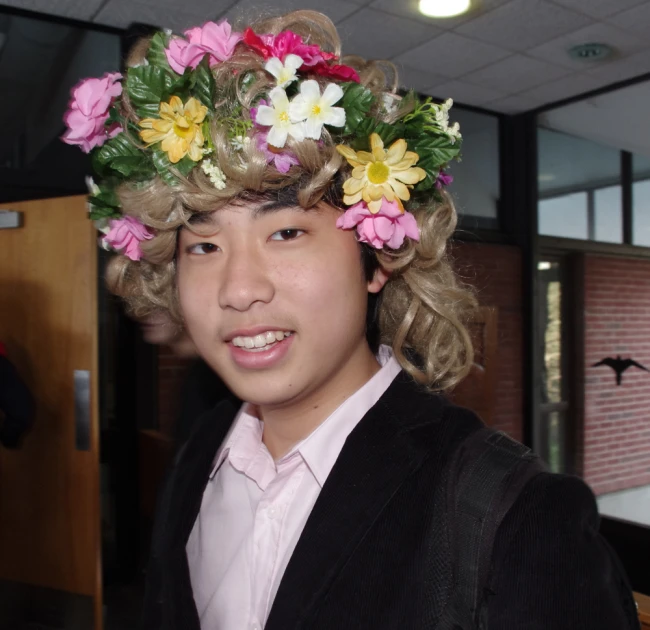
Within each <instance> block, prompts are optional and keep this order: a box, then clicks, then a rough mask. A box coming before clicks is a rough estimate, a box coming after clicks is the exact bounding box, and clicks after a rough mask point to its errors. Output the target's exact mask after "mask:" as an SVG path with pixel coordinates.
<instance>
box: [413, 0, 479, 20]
mask: <svg viewBox="0 0 650 630" xmlns="http://www.w3.org/2000/svg"><path fill="white" fill-rule="evenodd" d="M471 4H472V3H471V0H420V13H422V14H423V15H426V16H428V17H436V18H447V17H454V16H455V15H460V14H461V13H466V12H467V11H469V8H470V5H471Z"/></svg>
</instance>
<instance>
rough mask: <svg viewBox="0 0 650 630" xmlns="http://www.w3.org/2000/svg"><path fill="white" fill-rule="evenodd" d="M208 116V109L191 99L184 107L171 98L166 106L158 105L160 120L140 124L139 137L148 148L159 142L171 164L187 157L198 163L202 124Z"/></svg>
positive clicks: (201, 142) (202, 141)
mask: <svg viewBox="0 0 650 630" xmlns="http://www.w3.org/2000/svg"><path fill="white" fill-rule="evenodd" d="M207 113H208V108H207V107H206V106H205V105H202V104H201V103H200V102H199V101H197V100H196V99H195V98H194V97H191V98H189V99H188V101H187V103H185V104H183V101H182V100H181V99H180V98H178V96H172V97H171V99H170V100H169V102H168V103H161V104H160V111H159V115H160V118H143V119H142V120H141V121H140V127H142V131H141V132H140V137H141V138H142V139H143V140H144V141H145V142H146V143H147V144H148V145H152V144H155V143H156V142H161V143H162V144H161V145H160V147H161V149H162V150H163V151H165V153H167V155H168V156H169V161H170V162H171V163H172V164H176V163H177V162H180V160H182V159H183V158H184V157H185V156H186V155H189V156H190V159H192V160H194V161H195V162H198V161H199V160H201V159H202V158H203V145H204V143H205V138H204V137H203V131H201V123H202V122H203V121H204V120H205V117H206V114H207Z"/></svg>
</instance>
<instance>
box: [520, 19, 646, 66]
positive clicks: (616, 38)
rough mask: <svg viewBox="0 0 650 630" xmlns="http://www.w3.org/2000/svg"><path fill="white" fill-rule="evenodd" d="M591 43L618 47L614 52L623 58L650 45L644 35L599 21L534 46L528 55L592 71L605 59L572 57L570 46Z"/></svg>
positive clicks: (560, 64)
mask: <svg viewBox="0 0 650 630" xmlns="http://www.w3.org/2000/svg"><path fill="white" fill-rule="evenodd" d="M588 42H598V43H599V44H608V45H609V46H611V47H612V48H613V49H614V55H615V56H616V57H619V58H622V57H624V56H628V55H630V54H633V53H635V52H638V51H640V50H643V49H644V48H647V47H648V46H649V45H650V44H648V43H647V42H646V41H645V40H643V39H641V38H640V37H636V36H635V35H632V34H630V33H628V32H626V31H623V30H621V29H620V28H618V27H616V26H612V25H610V24H603V23H602V22H599V23H597V24H592V25H590V26H587V27H585V28H581V29H579V30H577V31H575V32H574V33H569V34H568V35H562V36H561V37H558V38H557V39H554V40H552V41H550V42H546V43H545V44H542V45H541V46H537V47H536V48H532V49H531V50H529V51H527V53H526V54H527V55H530V56H531V57H535V58H537V59H542V60H543V61H548V62H549V63H553V64H556V65H558V66H565V67H567V68H572V69H574V70H589V69H591V68H592V67H594V66H597V65H599V64H600V63H602V62H593V61H591V62H590V61H581V60H579V59H572V58H571V57H570V56H569V53H568V50H569V48H571V47H572V46H575V45H577V44H585V43H588Z"/></svg>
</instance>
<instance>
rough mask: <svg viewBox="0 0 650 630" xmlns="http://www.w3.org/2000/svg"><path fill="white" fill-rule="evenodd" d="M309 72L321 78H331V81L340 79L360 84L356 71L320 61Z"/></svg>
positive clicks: (348, 67)
mask: <svg viewBox="0 0 650 630" xmlns="http://www.w3.org/2000/svg"><path fill="white" fill-rule="evenodd" d="M309 70H310V72H313V73H314V74H318V75H320V76H322V77H331V78H333V79H341V80H342V81H354V82H355V83H361V79H360V78H359V75H358V74H357V71H356V70H355V69H354V68H351V67H350V66H342V65H333V66H330V65H329V64H328V63H326V62H323V61H321V62H320V63H318V64H316V65H315V66H313V67H312V68H309Z"/></svg>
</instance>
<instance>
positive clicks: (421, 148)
mask: <svg viewBox="0 0 650 630" xmlns="http://www.w3.org/2000/svg"><path fill="white" fill-rule="evenodd" d="M460 144H461V143H460V142H458V141H456V143H454V144H452V142H451V140H450V138H449V137H448V136H443V135H437V136H424V137H422V138H420V139H418V140H416V141H415V142H414V143H413V146H412V147H411V146H409V149H411V150H413V151H415V152H416V153H417V154H418V155H419V156H420V160H419V161H418V163H417V165H418V166H419V167H420V168H423V169H424V170H425V171H426V172H427V176H426V178H425V179H423V180H422V181H421V182H419V183H418V184H417V185H416V187H415V190H416V191H421V190H429V189H430V188H432V187H433V186H434V185H435V183H436V179H437V177H438V174H439V172H440V169H441V168H442V167H443V166H444V165H445V164H447V163H448V162H450V161H451V160H453V159H454V158H456V157H458V155H459V154H460Z"/></svg>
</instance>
